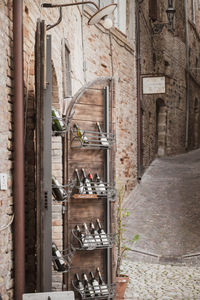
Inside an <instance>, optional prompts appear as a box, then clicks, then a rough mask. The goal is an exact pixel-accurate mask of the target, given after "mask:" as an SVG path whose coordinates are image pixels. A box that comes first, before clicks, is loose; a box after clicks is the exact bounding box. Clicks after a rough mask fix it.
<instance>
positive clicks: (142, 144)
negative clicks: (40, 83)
mask: <svg viewBox="0 0 200 300" xmlns="http://www.w3.org/2000/svg"><path fill="white" fill-rule="evenodd" d="M15 1H16V2H21V1H17V0H13V1H11V0H2V1H1V3H0V24H1V26H0V53H1V58H2V59H1V64H0V91H1V96H0V103H1V110H0V115H1V119H0V122H1V130H0V141H1V143H0V153H1V158H0V173H2V174H5V175H6V176H7V184H8V186H7V189H1V190H0V295H1V296H2V298H3V300H7V299H14V292H15V280H14V274H15V266H14V256H15V249H14V245H13V243H14V227H15V225H16V224H15V223H13V219H14V216H15V207H14V190H13V182H14V180H15V178H14V173H13V169H14V156H13V152H14V141H13V140H14V133H13V132H14V123H13V118H14V114H15V112H14V99H15V98H14V97H15V91H14V81H13V76H14V75H13V68H14V66H13V55H14V52H15V49H14V48H13V3H14V2H15ZM46 2H48V3H51V1H49V0H48V1H46ZM76 2H77V1H75V0H74V1H65V3H76ZM94 2H95V3H96V4H98V5H99V6H100V7H103V6H105V5H108V4H110V3H113V2H115V3H117V4H118V7H117V9H116V10H115V12H114V14H113V16H112V18H113V21H114V27H113V28H112V29H111V30H110V31H109V30H106V29H105V27H104V26H103V23H102V22H100V23H98V24H97V25H95V26H89V25H88V24H87V22H88V19H89V18H90V17H91V15H92V14H93V13H94V11H93V7H92V5H89V6H86V5H84V6H70V7H67V8H63V18H62V22H61V23H60V24H59V25H57V26H56V27H54V28H52V29H51V30H49V31H47V33H48V34H50V35H51V38H52V72H51V73H52V103H53V105H54V106H55V108H56V109H57V110H58V111H59V112H60V114H61V115H65V113H66V108H67V106H68V105H69V104H70V101H71V99H72V100H73V97H74V96H75V95H76V94H77V93H79V92H80V91H81V90H82V89H83V90H84V89H85V90H87V87H88V86H90V84H91V86H92V83H93V82H96V80H98V79H102V78H104V79H105V78H106V79H107V80H110V81H111V84H112V101H113V102H112V103H113V110H112V122H111V123H112V125H113V126H112V128H113V134H114V136H115V144H114V150H115V151H114V155H113V157H112V159H113V161H112V162H113V166H114V169H113V174H112V176H113V179H115V181H116V184H117V186H125V188H126V191H127V194H128V193H129V191H131V189H132V188H134V186H135V185H136V182H137V176H138V177H140V176H141V175H142V168H145V167H147V166H148V165H149V164H150V162H151V161H152V160H153V159H154V157H155V156H156V155H160V156H163V155H172V154H176V153H180V152H184V151H186V150H189V149H195V148H197V147H199V139H200V137H199V101H200V100H199V71H198V69H199V63H200V58H199V41H200V38H199V36H200V32H199V22H200V18H199V12H200V11H199V5H198V1H189V0H186V1H185V2H184V1H183V0H176V1H174V3H173V5H174V7H175V9H176V13H175V19H174V28H173V30H171V29H170V28H169V27H168V26H164V27H163V28H162V32H160V33H159V34H158V33H157V34H154V33H153V27H154V25H155V24H157V23H167V16H166V13H165V10H166V8H167V5H168V1H167V0H162V1H150V0H144V1H136V2H135V1H133V0H126V1H124V0H116V1H112V0H106V1H103V0H101V1H98V0H96V1H94ZM169 2H170V1H169ZM156 3H157V5H156ZM22 4H23V67H24V69H23V71H24V73H23V82H24V149H25V157H24V162H25V186H24V188H25V224H26V226H25V234H26V239H25V240H26V244H25V266H26V271H25V278H26V282H25V291H26V292H34V291H35V290H36V289H37V285H38V282H37V257H36V253H37V246H38V245H37V230H36V228H37V226H38V224H37V210H36V207H37V205H36V196H37V195H36V190H37V189H36V188H37V187H36V163H37V161H36V160H37V159H36V146H37V145H36V120H37V115H36V106H37V100H38V99H37V98H36V96H35V95H36V90H35V69H36V67H37V66H36V65H35V43H36V36H35V33H36V26H37V20H38V19H40V20H45V24H47V25H48V24H54V23H55V22H56V21H57V20H58V18H59V9H58V8H43V7H42V6H41V4H42V1H41V0H34V1H30V0H24V1H22ZM185 12H186V13H187V14H185ZM137 21H138V23H137ZM136 46H137V47H136ZM146 76H165V78H166V93H165V94H156V95H144V94H142V78H143V77H146ZM137 79H138V80H137ZM137 112H139V113H137ZM92 113H93V110H92V108H91V103H90V106H89V105H88V112H86V113H85V115H86V117H87V116H88V115H89V114H92ZM94 113H95V110H94ZM140 117H141V118H140ZM138 120H139V122H138ZM140 122H141V124H140ZM63 144H64V142H63V138H62V137H61V136H53V137H52V162H51V163H52V173H53V174H54V175H55V176H56V177H57V179H58V180H59V182H63V177H64V173H65V169H64V164H63V161H64V157H63V153H64V152H63ZM63 225H64V214H63V207H62V205H60V204H59V203H55V202H53V205H52V238H53V240H54V241H55V242H56V244H57V245H58V247H59V248H60V249H62V248H63V235H64V234H65V233H64V226H63ZM62 288H63V280H62V275H57V274H56V273H53V289H54V290H56V289H57V290H62Z"/></svg>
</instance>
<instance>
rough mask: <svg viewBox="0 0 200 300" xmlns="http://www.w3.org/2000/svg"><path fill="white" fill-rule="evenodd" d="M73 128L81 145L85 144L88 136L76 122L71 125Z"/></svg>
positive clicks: (87, 142)
mask: <svg viewBox="0 0 200 300" xmlns="http://www.w3.org/2000/svg"><path fill="white" fill-rule="evenodd" d="M73 127H74V129H76V132H77V136H78V137H79V139H80V140H81V143H82V145H83V146H86V145H88V144H89V141H88V138H87V136H86V135H85V131H83V130H82V129H80V128H79V126H78V124H77V123H75V124H74V125H73Z"/></svg>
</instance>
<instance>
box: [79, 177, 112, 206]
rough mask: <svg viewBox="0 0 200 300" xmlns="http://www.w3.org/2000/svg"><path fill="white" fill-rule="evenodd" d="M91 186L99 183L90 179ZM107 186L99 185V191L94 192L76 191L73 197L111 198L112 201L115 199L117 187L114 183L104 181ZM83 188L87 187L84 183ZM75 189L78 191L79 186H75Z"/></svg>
mask: <svg viewBox="0 0 200 300" xmlns="http://www.w3.org/2000/svg"><path fill="white" fill-rule="evenodd" d="M90 184H91V186H95V184H97V182H96V181H90ZM102 184H103V185H104V187H105V188H102V187H99V188H97V189H99V191H97V192H96V191H93V193H92V194H80V193H76V192H75V193H74V194H73V198H75V199H97V198H109V199H110V200H112V201H115V196H116V189H115V185H114V183H108V182H102ZM83 188H85V189H86V186H85V185H84V184H83ZM73 189H74V190H76V191H78V189H79V186H77V185H75V184H74V186H73Z"/></svg>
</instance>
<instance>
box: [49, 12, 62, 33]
mask: <svg viewBox="0 0 200 300" xmlns="http://www.w3.org/2000/svg"><path fill="white" fill-rule="evenodd" d="M61 21H62V7H60V16H59V18H58V21H57V22H56V23H55V24H53V25H47V30H49V29H52V28H53V27H55V26H57V25H58V24H60V22H61Z"/></svg>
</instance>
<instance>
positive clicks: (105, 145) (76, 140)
mask: <svg viewBox="0 0 200 300" xmlns="http://www.w3.org/2000/svg"><path fill="white" fill-rule="evenodd" d="M84 135H86V136H87V138H88V143H85V142H83V140H82V139H81V138H80V137H79V136H78V135H77V129H74V128H70V143H71V148H86V149H110V148H112V145H113V143H114V135H113V134H112V133H106V132H102V133H100V132H97V131H89V130H84ZM102 135H103V136H104V137H105V141H104V142H101V138H102Z"/></svg>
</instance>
